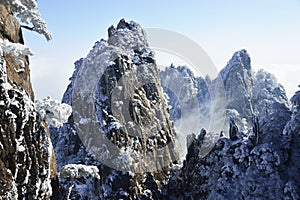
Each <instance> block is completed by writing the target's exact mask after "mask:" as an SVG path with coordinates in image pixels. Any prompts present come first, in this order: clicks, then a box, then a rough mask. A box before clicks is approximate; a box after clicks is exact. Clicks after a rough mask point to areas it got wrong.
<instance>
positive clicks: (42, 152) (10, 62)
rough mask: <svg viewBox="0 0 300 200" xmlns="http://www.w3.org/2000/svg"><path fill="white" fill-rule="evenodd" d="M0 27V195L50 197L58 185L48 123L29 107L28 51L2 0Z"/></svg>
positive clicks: (31, 103) (18, 26) (18, 197)
mask: <svg viewBox="0 0 300 200" xmlns="http://www.w3.org/2000/svg"><path fill="white" fill-rule="evenodd" d="M10 2H12V1H10ZM0 30H1V31H0V199H3V200H11V199H50V197H51V196H52V197H55V195H56V191H55V190H52V186H53V187H55V186H58V185H57V184H55V183H57V179H56V178H57V177H56V176H57V175H56V165H55V157H54V152H53V149H52V145H51V141H50V136H49V132H48V127H47V125H46V124H45V123H44V122H42V121H41V120H40V118H39V115H38V112H37V111H36V110H35V108H34V103H33V99H34V94H33V91H32V88H31V83H30V76H29V66H28V57H27V55H29V54H30V51H29V50H28V48H26V47H24V46H23V38H22V32H21V30H20V25H19V23H18V21H17V19H16V18H15V17H14V16H13V15H12V13H11V12H10V11H9V10H8V9H7V8H6V7H5V6H4V5H2V1H1V3H0ZM8 41H9V42H8ZM51 183H52V186H51Z"/></svg>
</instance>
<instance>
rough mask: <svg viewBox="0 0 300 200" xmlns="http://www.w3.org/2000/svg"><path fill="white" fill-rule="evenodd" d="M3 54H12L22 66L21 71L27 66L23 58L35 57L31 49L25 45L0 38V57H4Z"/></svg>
mask: <svg viewBox="0 0 300 200" xmlns="http://www.w3.org/2000/svg"><path fill="white" fill-rule="evenodd" d="M3 53H6V54H11V55H12V56H13V57H14V58H15V60H16V61H17V63H18V64H20V66H21V69H23V68H24V66H25V65H24V61H23V56H30V55H33V53H32V52H31V51H30V49H29V48H28V47H26V46H25V45H22V44H18V43H12V42H10V41H8V40H6V39H5V40H3V39H1V38H0V56H2V55H3Z"/></svg>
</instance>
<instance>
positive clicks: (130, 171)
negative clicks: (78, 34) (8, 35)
mask: <svg viewBox="0 0 300 200" xmlns="http://www.w3.org/2000/svg"><path fill="white" fill-rule="evenodd" d="M70 80H71V83H70V85H69V86H68V89H67V91H66V93H65V95H64V99H63V102H64V103H68V104H70V105H72V108H73V115H72V117H70V119H69V122H68V123H67V124H65V125H64V126H63V127H61V128H60V129H54V128H53V127H52V134H51V135H52V140H53V143H54V146H55V152H56V155H57V161H58V168H59V169H61V168H62V167H63V166H64V165H66V164H72V163H76V164H78V163H80V164H86V165H95V166H98V168H99V173H100V180H97V179H95V178H86V179H82V180H81V181H80V183H78V182H76V183H75V185H74V187H73V189H72V193H71V196H72V197H73V198H76V199H84V198H89V199H120V198H122V199H138V198H139V199H144V198H145V199H158V198H160V195H161V194H160V188H161V187H162V185H163V184H164V183H165V180H166V177H167V174H168V172H169V170H170V168H171V165H172V163H173V162H176V153H175V149H174V138H175V133H174V130H173V125H172V122H171V121H170V119H169V113H168V110H167V104H166V102H165V99H164V95H163V92H162V88H161V85H160V80H159V75H158V71H157V67H156V64H155V60H154V53H153V52H152V51H151V50H150V49H149V47H148V43H147V40H146V36H145V33H144V30H143V29H142V28H141V27H140V25H138V24H137V23H135V22H126V21H125V20H121V21H120V22H119V24H118V25H117V27H116V28H114V27H111V28H109V38H108V40H107V41H105V40H101V41H99V42H97V43H96V44H95V45H94V47H93V49H92V50H91V51H90V53H89V54H88V55H87V57H86V58H84V59H81V60H79V61H77V62H76V64H75V71H74V74H73V76H72V77H71V79H70ZM93 114H95V116H94V117H96V118H95V119H93ZM93 121H97V123H96V124H93V123H92V122H93ZM93 127H94V128H93ZM91 138H94V139H93V140H91ZM61 181H62V184H61V188H62V192H63V191H65V192H67V190H68V188H69V187H70V180H68V179H62V180H61Z"/></svg>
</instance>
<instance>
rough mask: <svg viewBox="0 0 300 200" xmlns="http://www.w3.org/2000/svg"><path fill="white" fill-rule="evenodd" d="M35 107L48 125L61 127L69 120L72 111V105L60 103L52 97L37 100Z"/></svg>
mask: <svg viewBox="0 0 300 200" xmlns="http://www.w3.org/2000/svg"><path fill="white" fill-rule="evenodd" d="M35 108H36V110H37V111H38V112H39V114H40V118H41V119H42V120H45V121H46V122H47V123H48V125H52V126H55V127H60V126H61V125H62V124H63V123H65V122H67V121H68V118H69V116H70V115H71V113H72V107H71V106H69V105H68V104H65V103H60V102H59V101H57V100H53V99H51V98H50V97H46V98H44V99H43V100H36V101H35Z"/></svg>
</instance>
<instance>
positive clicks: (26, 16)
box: [0, 0, 52, 41]
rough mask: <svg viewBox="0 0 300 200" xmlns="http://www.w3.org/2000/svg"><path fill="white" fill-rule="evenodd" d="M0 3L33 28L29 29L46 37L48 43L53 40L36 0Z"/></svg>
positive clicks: (4, 0) (13, 0) (2, 1)
mask: <svg viewBox="0 0 300 200" xmlns="http://www.w3.org/2000/svg"><path fill="white" fill-rule="evenodd" d="M0 3H2V4H4V5H5V6H8V7H10V8H11V9H12V11H13V12H14V13H15V14H16V16H17V17H18V18H19V19H20V20H21V22H22V23H25V24H28V25H30V24H31V25H32V26H33V27H27V29H30V30H32V31H35V32H37V33H39V34H41V35H43V36H45V38H46V39H47V40H48V41H49V40H51V39H52V35H51V33H50V32H49V31H48V28H47V24H46V22H45V21H44V20H43V19H42V18H41V14H40V12H39V10H38V5H37V2H36V0H0Z"/></svg>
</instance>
